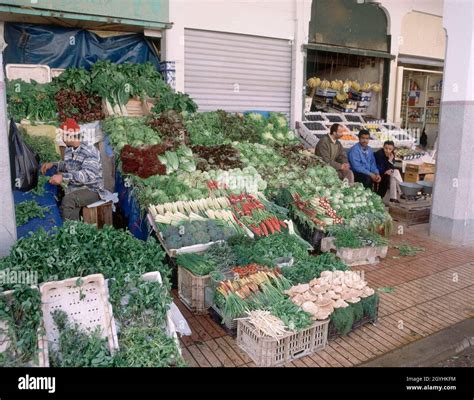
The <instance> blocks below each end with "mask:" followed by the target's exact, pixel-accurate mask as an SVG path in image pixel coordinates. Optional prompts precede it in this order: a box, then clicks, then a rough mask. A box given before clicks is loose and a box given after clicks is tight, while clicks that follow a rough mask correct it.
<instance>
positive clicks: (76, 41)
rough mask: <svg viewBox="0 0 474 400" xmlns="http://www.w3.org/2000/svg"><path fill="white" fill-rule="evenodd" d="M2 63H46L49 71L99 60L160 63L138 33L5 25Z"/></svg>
mask: <svg viewBox="0 0 474 400" xmlns="http://www.w3.org/2000/svg"><path fill="white" fill-rule="evenodd" d="M4 37H5V42H6V43H7V44H8V46H7V48H6V49H5V51H4V53H3V57H4V64H5V65H6V64H10V63H12V64H45V65H48V66H49V67H51V68H68V67H84V68H87V69H89V68H90V67H91V66H92V64H94V63H95V62H96V61H98V60H109V61H112V62H113V63H116V64H123V63H126V62H129V63H133V64H142V63H145V62H147V61H151V62H152V63H153V64H155V66H156V68H157V69H159V68H160V62H159V59H158V56H157V55H156V53H155V51H154V49H153V47H152V46H150V44H149V42H148V41H147V40H146V38H145V36H144V35H143V34H141V33H133V34H124V35H120V36H111V37H106V38H103V37H100V36H99V35H97V34H95V33H93V32H91V31H88V30H85V29H72V28H63V27H58V26H53V25H38V24H18V23H10V22H6V23H5V31H4Z"/></svg>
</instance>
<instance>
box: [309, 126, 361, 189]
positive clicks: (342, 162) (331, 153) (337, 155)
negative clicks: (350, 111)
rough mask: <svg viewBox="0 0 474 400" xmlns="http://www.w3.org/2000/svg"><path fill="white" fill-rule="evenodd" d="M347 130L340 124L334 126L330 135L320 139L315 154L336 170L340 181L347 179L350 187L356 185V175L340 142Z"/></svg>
mask: <svg viewBox="0 0 474 400" xmlns="http://www.w3.org/2000/svg"><path fill="white" fill-rule="evenodd" d="M344 131H345V128H344V127H343V126H342V125H340V124H333V125H332V126H331V129H330V130H329V133H328V134H327V135H325V136H323V137H322V138H321V139H319V142H318V144H317V145H316V149H315V151H314V153H315V154H316V155H317V156H318V157H321V158H322V160H323V161H324V162H325V163H326V164H329V165H330V166H331V167H333V168H335V169H336V171H337V174H338V176H339V179H342V180H344V179H347V181H348V182H349V185H351V186H352V184H353V183H354V174H353V173H352V171H351V167H350V165H349V163H348V162H347V156H346V153H345V152H344V147H342V143H341V142H340V141H339V140H338V139H339V138H341V137H342V135H343V134H344Z"/></svg>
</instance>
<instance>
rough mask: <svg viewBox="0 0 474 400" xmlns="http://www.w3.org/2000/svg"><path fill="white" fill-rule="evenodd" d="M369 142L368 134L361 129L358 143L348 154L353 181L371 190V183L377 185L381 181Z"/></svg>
mask: <svg viewBox="0 0 474 400" xmlns="http://www.w3.org/2000/svg"><path fill="white" fill-rule="evenodd" d="M369 140H370V132H369V131H368V130H366V129H362V130H361V131H360V132H359V143H357V144H355V145H354V146H352V147H351V149H350V150H349V153H348V157H349V162H350V164H351V168H352V171H354V180H355V181H356V182H361V183H362V184H363V185H364V187H366V188H372V183H379V182H380V181H381V180H382V178H381V177H380V173H379V170H378V169H377V164H376V162H375V156H374V152H373V151H372V149H371V148H370V147H369Z"/></svg>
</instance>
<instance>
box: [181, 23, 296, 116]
mask: <svg viewBox="0 0 474 400" xmlns="http://www.w3.org/2000/svg"><path fill="white" fill-rule="evenodd" d="M184 40H185V53H184V88H185V92H186V93H188V94H189V95H190V96H191V97H192V98H193V99H194V100H195V101H196V103H197V104H198V106H199V111H212V110H217V109H223V110H226V111H231V112H242V111H246V110H266V111H278V112H283V113H285V114H288V115H289V113H290V101H291V100H290V99H291V49H292V46H291V43H290V41H288V40H283V39H272V38H266V37H257V36H248V35H238V34H232V33H222V32H210V31H201V30H193V29H186V30H185V38H184Z"/></svg>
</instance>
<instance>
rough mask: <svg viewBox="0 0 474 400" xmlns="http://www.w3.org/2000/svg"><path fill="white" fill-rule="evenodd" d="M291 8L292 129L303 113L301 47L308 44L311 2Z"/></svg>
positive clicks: (303, 82)
mask: <svg viewBox="0 0 474 400" xmlns="http://www.w3.org/2000/svg"><path fill="white" fill-rule="evenodd" d="M293 6H294V24H295V30H294V39H293V40H292V45H293V49H292V57H291V69H292V70H291V111H290V121H289V122H290V126H291V127H292V128H294V126H295V122H296V121H301V119H302V116H303V111H304V99H303V94H304V93H303V91H304V86H305V77H304V63H305V62H306V58H305V51H304V50H303V45H304V44H307V43H308V31H309V20H310V18H311V1H310V0H303V1H301V0H294V3H293Z"/></svg>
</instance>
